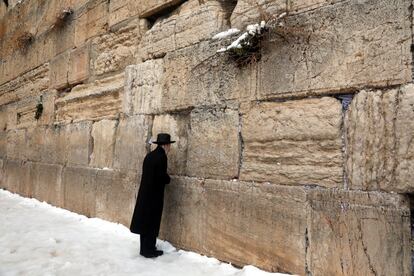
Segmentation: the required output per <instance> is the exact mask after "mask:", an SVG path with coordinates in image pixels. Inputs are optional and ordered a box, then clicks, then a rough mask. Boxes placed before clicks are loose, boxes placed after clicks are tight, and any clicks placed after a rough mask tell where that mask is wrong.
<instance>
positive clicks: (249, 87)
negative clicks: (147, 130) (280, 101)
mask: <svg viewBox="0 0 414 276" xmlns="http://www.w3.org/2000/svg"><path fill="white" fill-rule="evenodd" d="M219 48H220V43H219V42H201V43H200V44H198V45H195V46H191V47H187V48H184V49H181V50H177V51H175V52H173V53H169V54H167V55H166V57H165V58H164V66H165V73H164V83H163V87H162V97H161V105H162V110H163V111H175V110H180V109H188V108H191V107H194V106H204V105H207V106H208V105H214V104H223V103H226V102H230V101H236V100H239V101H246V100H249V99H253V98H254V96H255V92H256V86H257V83H256V67H255V65H254V64H252V65H247V66H246V67H243V68H238V67H237V66H236V64H235V63H233V62H231V61H230V60H229V59H227V58H226V57H225V56H219V55H218V54H217V53H216V51H217V50H218V49H219Z"/></svg>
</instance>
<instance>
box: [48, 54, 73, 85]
mask: <svg viewBox="0 0 414 276" xmlns="http://www.w3.org/2000/svg"><path fill="white" fill-rule="evenodd" d="M69 57H70V51H66V52H63V53H62V54H60V55H58V56H56V57H55V58H53V59H52V60H51V61H50V87H52V88H55V89H61V88H64V87H67V86H68V71H69Z"/></svg>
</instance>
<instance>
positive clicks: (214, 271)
mask: <svg viewBox="0 0 414 276" xmlns="http://www.w3.org/2000/svg"><path fill="white" fill-rule="evenodd" d="M157 246H158V247H160V248H161V249H163V250H164V251H165V252H166V254H164V255H163V256H161V257H158V258H156V259H146V258H143V257H141V256H140V255H139V254H138V253H139V236H138V235H134V234H132V233H131V232H130V231H129V229H128V228H126V227H124V226H122V225H120V224H115V223H110V222H107V221H104V220H101V219H96V218H92V219H90V218H87V217H85V216H81V215H78V214H75V213H72V212H69V211H67V210H64V209H60V208H56V207H53V206H50V205H49V204H46V203H44V202H43V203H42V202H39V201H37V200H35V199H28V198H23V197H20V196H18V195H16V194H12V193H10V192H7V191H5V190H1V189H0V276H9V275H30V276H35V275H42V276H46V275H70V276H73V275H75V276H80V275H142V276H144V275H148V276H158V275H166V276H178V275H179V276H184V275H189V276H197V275H206V276H213V275H229V276H230V275H232V276H259V275H260V276H270V275H285V274H277V273H267V272H264V271H261V270H259V269H257V268H255V267H253V266H246V267H244V268H243V269H241V270H240V269H236V268H234V267H233V266H231V265H230V264H225V263H221V262H219V261H218V260H216V259H213V258H207V257H205V256H201V255H198V254H196V253H193V252H187V251H182V250H178V251H177V250H176V249H175V248H174V247H173V246H172V245H171V244H169V243H168V242H165V241H160V240H158V241H157Z"/></svg>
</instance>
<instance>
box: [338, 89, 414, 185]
mask: <svg viewBox="0 0 414 276" xmlns="http://www.w3.org/2000/svg"><path fill="white" fill-rule="evenodd" d="M413 93H414V86H413V85H407V86H403V87H402V88H399V89H392V90H389V91H386V92H383V91H361V92H359V93H358V94H357V95H356V96H355V98H354V100H353V101H352V103H351V106H350V108H349V111H348V112H347V116H346V120H345V126H346V129H347V157H348V158H347V174H348V181H349V186H350V187H351V188H352V189H363V190H384V191H395V192H403V193H406V192H412V191H414V185H413V183H412V181H411V180H412V179H413V177H414V143H413V137H414V131H413V129H414V125H413V122H414V111H413V108H412V106H413V103H414V96H413V95H414V94H413Z"/></svg>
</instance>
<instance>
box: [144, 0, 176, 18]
mask: <svg viewBox="0 0 414 276" xmlns="http://www.w3.org/2000/svg"><path fill="white" fill-rule="evenodd" d="M182 2H184V0H143V1H141V5H140V14H139V15H140V17H151V16H154V15H156V14H157V13H160V12H162V11H165V10H169V9H170V8H171V7H173V6H176V5H178V4H180V3H182Z"/></svg>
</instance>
